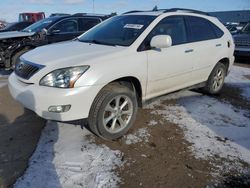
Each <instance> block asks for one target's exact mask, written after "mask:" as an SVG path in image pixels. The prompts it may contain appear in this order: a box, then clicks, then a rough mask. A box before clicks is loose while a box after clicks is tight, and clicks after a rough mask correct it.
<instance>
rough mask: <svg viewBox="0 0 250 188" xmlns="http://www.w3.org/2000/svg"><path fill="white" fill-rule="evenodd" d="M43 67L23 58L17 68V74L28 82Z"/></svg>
mask: <svg viewBox="0 0 250 188" xmlns="http://www.w3.org/2000/svg"><path fill="white" fill-rule="evenodd" d="M43 67H44V65H38V64H35V63H32V62H29V61H26V60H24V59H22V58H21V59H20V61H19V62H18V63H17V64H16V66H15V74H16V75H17V76H19V77H21V78H23V79H26V80H28V79H30V78H31V77H32V76H33V75H34V74H35V73H37V72H38V71H39V70H40V69H42V68H43Z"/></svg>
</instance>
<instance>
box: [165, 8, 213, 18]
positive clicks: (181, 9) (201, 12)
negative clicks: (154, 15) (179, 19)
mask: <svg viewBox="0 0 250 188" xmlns="http://www.w3.org/2000/svg"><path fill="white" fill-rule="evenodd" d="M161 10H163V9H161ZM177 11H183V12H189V13H195V14H202V15H206V16H210V14H209V13H207V12H203V11H200V10H194V9H187V8H171V9H166V10H165V11H164V13H167V12H177Z"/></svg>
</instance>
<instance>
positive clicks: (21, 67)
mask: <svg viewBox="0 0 250 188" xmlns="http://www.w3.org/2000/svg"><path fill="white" fill-rule="evenodd" d="M23 66H24V64H23V62H20V63H19V64H18V65H17V70H18V71H19V72H20V71H22V70H23Z"/></svg>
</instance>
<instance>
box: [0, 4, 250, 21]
mask: <svg viewBox="0 0 250 188" xmlns="http://www.w3.org/2000/svg"><path fill="white" fill-rule="evenodd" d="M93 2H94V3H93ZM93 4H94V5H95V6H94V10H93ZM155 5H157V6H158V8H176V7H181V8H192V9H199V10H203V11H224V10H250V0H137V1H136V0H0V19H5V20H6V21H8V22H13V21H17V19H18V14H19V13H20V12H37V11H43V12H45V13H46V16H49V15H50V14H51V13H55V12H60V13H76V12H91V13H92V12H93V11H94V12H95V13H111V12H117V13H122V12H126V11H129V10H138V9H142V10H149V9H152V8H153V7H154V6H155Z"/></svg>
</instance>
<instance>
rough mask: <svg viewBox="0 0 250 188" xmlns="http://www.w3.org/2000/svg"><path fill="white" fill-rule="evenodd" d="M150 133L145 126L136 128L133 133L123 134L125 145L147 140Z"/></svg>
mask: <svg viewBox="0 0 250 188" xmlns="http://www.w3.org/2000/svg"><path fill="white" fill-rule="evenodd" d="M149 137H150V134H149V133H148V130H147V129H146V128H141V129H138V130H137V131H136V132H135V133H133V134H129V135H126V136H124V138H125V143H126V144H127V145H130V144H136V143H139V142H148V141H149V140H148V139H149Z"/></svg>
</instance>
